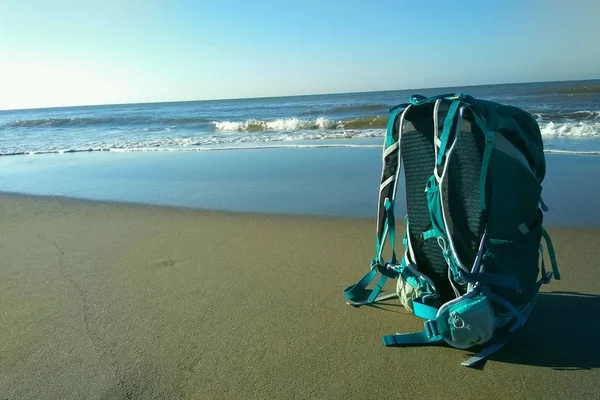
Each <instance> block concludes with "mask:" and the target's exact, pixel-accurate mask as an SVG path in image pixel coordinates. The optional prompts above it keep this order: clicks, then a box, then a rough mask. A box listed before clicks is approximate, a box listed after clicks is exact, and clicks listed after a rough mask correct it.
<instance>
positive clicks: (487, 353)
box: [460, 342, 506, 367]
mask: <svg viewBox="0 0 600 400" xmlns="http://www.w3.org/2000/svg"><path fill="white" fill-rule="evenodd" d="M505 344H506V342H500V343H494V344H492V345H490V346H488V347H486V348H485V349H483V350H481V351H480V352H479V353H477V354H475V355H474V356H473V357H471V358H469V359H468V360H465V361H463V362H462V363H460V364H461V365H464V366H466V367H472V366H473V365H475V364H477V363H478V362H479V361H482V360H484V359H486V358H487V357H489V356H490V355H491V354H493V353H494V352H496V351H498V350H500V349H501V348H502V347H504V345H505Z"/></svg>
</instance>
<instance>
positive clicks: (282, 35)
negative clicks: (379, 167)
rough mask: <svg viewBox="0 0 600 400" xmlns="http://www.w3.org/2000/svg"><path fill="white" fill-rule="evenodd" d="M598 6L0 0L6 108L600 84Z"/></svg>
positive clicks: (476, 1)
mask: <svg viewBox="0 0 600 400" xmlns="http://www.w3.org/2000/svg"><path fill="white" fill-rule="evenodd" d="M599 19H600V1H598V0H571V1H568V2H567V1H555V0H498V1H495V0H488V1H484V0H463V1H433V0H432V1H418V0H412V1H404V0H395V1H388V0H364V1H353V0H344V1H338V0H335V1H328V0H303V1H284V0H279V1H266V0H259V1H251V0H246V1H242V0H231V1H229V0H215V1H203V0H196V1H177V0H172V1H154V0H146V1H138V0H129V1H127V0H103V1H99V0H98V1H86V0H79V1H62V0H56V1H47V0H45V1H34V0H32V1H28V0H0V110H1V109H17V108H37V107H53V106H69V105H89V104H115V103H139V102H161V101H184V100H203V99H219V98H241V97H264V96H285V95H296V94H315V93H340V92H357V91H358V92H360V91H375V90H394V89H416V88H425V87H443V86H459V85H479V84H493V83H513V82H532V81H551V80H579V79H595V78H600V45H599V44H598V38H600V24H599V23H597V21H598V20H599Z"/></svg>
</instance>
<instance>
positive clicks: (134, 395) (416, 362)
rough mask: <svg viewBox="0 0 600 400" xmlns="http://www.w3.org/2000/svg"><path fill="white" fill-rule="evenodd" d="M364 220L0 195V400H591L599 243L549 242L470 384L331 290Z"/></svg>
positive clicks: (441, 358) (393, 321) (597, 362)
mask: <svg viewBox="0 0 600 400" xmlns="http://www.w3.org/2000/svg"><path fill="white" fill-rule="evenodd" d="M374 222H375V221H374V219H367V220H361V219H337V218H322V217H319V218H315V217H284V216H270V215H247V214H231V213H229V214H228V213H219V212H209V211H193V210H185V209H168V208H157V207H150V206H138V205H125V204H109V203H98V202H86V201H75V200H67V199H62V198H43V197H39V198H36V197H23V196H13V195H0V255H1V261H0V305H1V308H0V399H265V398H269V399H286V398H299V399H313V398H314V399H365V398H392V397H397V398H408V399H416V398H423V399H428V398H432V399H436V398H482V397H483V398H503V399H506V398H511V399H512V398H517V399H520V398H523V399H538V398H539V399H541V398H544V399H565V398H572V399H578V398H588V399H590V398H600V383H599V382H600V372H599V370H598V368H599V367H600V351H599V348H600V347H599V346H600V345H599V344H600V323H599V322H598V319H597V316H598V315H600V298H599V297H598V294H599V293H600V279H599V278H600V273H599V272H598V271H599V269H598V258H599V257H598V256H599V255H600V249H599V247H598V246H599V244H600V231H599V230H593V229H576V228H572V229H566V228H560V229H550V233H551V234H552V236H553V239H554V242H555V245H556V248H557V255H558V259H559V262H560V267H561V271H562V274H563V280H562V281H560V282H558V281H553V282H552V284H551V285H549V286H546V287H544V288H543V290H544V293H542V294H540V296H539V300H538V303H537V306H536V308H535V311H534V312H533V315H532V316H531V319H530V320H529V323H528V325H527V327H526V328H525V330H524V331H523V332H522V333H521V334H520V335H519V336H518V337H516V338H515V339H514V340H513V342H511V343H510V344H509V345H507V346H506V347H505V349H503V350H502V351H500V352H499V353H497V354H496V355H494V356H492V357H491V359H490V360H489V361H487V362H486V363H485V364H483V365H482V366H481V367H480V368H478V369H468V368H466V367H462V366H460V362H461V361H463V360H464V359H466V358H468V357H469V356H470V355H472V353H471V352H470V351H468V350H456V349H452V348H448V347H443V346H430V347H416V348H385V347H384V346H383V345H382V344H381V341H380V340H381V336H382V335H384V334H389V333H394V332H396V331H405V332H408V331H412V330H419V329H421V327H422V325H421V321H420V320H419V319H417V318H415V317H413V316H411V315H409V314H407V313H406V312H405V311H404V309H403V308H402V307H401V306H398V305H397V303H391V304H390V305H387V306H382V307H377V308H376V307H362V308H360V309H356V308H352V307H350V306H348V305H346V304H345V303H344V299H343V296H342V289H343V288H344V287H345V286H346V285H348V284H350V283H352V282H353V281H355V280H356V279H358V278H359V277H360V276H361V275H362V274H363V273H364V272H365V271H366V269H367V265H368V261H369V260H370V258H371V257H372V255H373V251H374V250H373V246H374V243H373V241H374Z"/></svg>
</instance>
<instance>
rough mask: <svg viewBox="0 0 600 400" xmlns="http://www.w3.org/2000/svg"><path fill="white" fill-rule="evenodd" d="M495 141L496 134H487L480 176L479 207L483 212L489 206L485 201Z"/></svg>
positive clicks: (491, 132)
mask: <svg viewBox="0 0 600 400" xmlns="http://www.w3.org/2000/svg"><path fill="white" fill-rule="evenodd" d="M495 140H496V132H494V131H488V132H485V150H484V151H483V160H482V161H481V175H480V176H479V206H480V208H481V211H484V210H486V209H487V204H486V201H485V200H486V199H485V192H486V182H487V173H488V169H489V166H490V158H492V150H493V149H494V142H495Z"/></svg>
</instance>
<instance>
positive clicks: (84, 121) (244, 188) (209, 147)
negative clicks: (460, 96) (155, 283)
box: [0, 81, 600, 226]
mask: <svg viewBox="0 0 600 400" xmlns="http://www.w3.org/2000/svg"><path fill="white" fill-rule="evenodd" d="M455 91H460V92H463V93H469V94H471V95H473V96H476V97H480V98H486V99H490V100H495V101H498V102H502V103H505V104H512V105H516V106H518V107H521V108H524V109H526V110H527V111H529V112H531V113H532V114H533V115H534V116H535V117H536V118H537V121H538V123H539V125H540V128H541V131H542V134H543V138H544V146H545V151H546V153H547V157H546V159H547V174H546V179H545V180H544V182H543V193H542V195H543V197H544V201H545V202H546V203H547V204H548V205H549V206H550V212H549V213H548V214H547V215H546V217H545V221H546V222H548V223H549V224H550V225H563V226H573V225H575V226H600V210H598V209H597V208H594V207H590V206H589V205H590V204H592V203H593V202H594V201H595V200H593V199H598V198H600V180H598V179H596V175H597V171H600V157H597V156H598V155H600V81H587V82H560V83H532V84H521V85H494V86H478V87H470V88H443V89H435V90H434V89H428V90H408V91H393V92H377V93H353V94H335V95H320V96H298V97H281V98H268V99H267V98H264V99H248V100H220V101H196V102H182V103H160V104H131V105H114V106H90V107H70V108H54V109H43V110H41V109H40V110H18V111H17V110H16V111H3V112H0V154H2V156H0V192H9V193H19V194H27V195H43V196H64V197H71V198H78V199H88V200H100V201H117V202H129V203H138V204H139V203H141V204H151V205H160V206H169V207H184V208H194V209H208V210H221V211H227V212H252V213H254V212H258V213H276V214H288V215H322V216H335V217H351V218H374V217H375V213H376V209H377V199H378V193H379V192H378V190H379V183H380V179H381V151H382V144H383V143H382V136H383V135H384V133H385V125H386V121H387V114H388V109H389V107H390V106H393V105H395V104H397V103H401V102H406V101H407V100H408V98H409V96H410V95H411V94H413V93H422V94H424V95H433V94H438V93H445V92H455ZM213 150H219V151H213ZM403 188H404V179H403V175H402V176H401V177H400V180H399V187H398V191H399V196H398V198H399V199H400V200H399V202H398V204H397V213H398V215H403V213H404V212H405V209H406V204H405V203H404V196H403V195H402V194H400V193H403V190H404V189H403Z"/></svg>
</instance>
